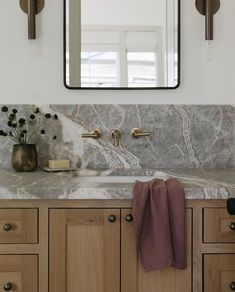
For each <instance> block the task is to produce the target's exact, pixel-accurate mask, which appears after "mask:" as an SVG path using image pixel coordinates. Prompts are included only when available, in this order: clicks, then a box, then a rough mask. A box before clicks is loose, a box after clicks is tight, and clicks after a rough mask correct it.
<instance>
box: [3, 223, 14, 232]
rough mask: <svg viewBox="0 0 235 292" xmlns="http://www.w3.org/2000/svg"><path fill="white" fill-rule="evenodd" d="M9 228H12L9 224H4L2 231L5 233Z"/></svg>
mask: <svg viewBox="0 0 235 292" xmlns="http://www.w3.org/2000/svg"><path fill="white" fill-rule="evenodd" d="M11 228H12V226H11V224H9V223H6V224H5V225H4V226H3V229H4V230H5V231H10V230H11Z"/></svg>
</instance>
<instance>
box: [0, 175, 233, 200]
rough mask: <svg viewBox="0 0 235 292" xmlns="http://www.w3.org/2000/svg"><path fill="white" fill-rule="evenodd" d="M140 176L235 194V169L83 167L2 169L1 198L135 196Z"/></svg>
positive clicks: (193, 190) (200, 194)
mask: <svg viewBox="0 0 235 292" xmlns="http://www.w3.org/2000/svg"><path fill="white" fill-rule="evenodd" d="M97 177H99V180H97ZM102 177H103V178H104V180H103V179H102ZM125 177H128V178H130V177H131V180H132V181H131V180H130V181H129V182H128V180H127V181H126V179H125ZM136 177H137V178H138V180H141V179H142V178H143V179H144V178H145V179H146V178H147V179H149V177H159V178H162V179H167V178H170V177H174V178H177V179H179V180H180V181H181V182H182V184H183V185H184V188H185V193H186V198H187V199H228V198H230V197H235V169H210V170H208V169H207V170H205V169H204V170H202V169H187V170H186V169H184V170H178V169H177V170H170V169H168V170H167V169H165V170H157V171H156V170H151V169H146V170H144V169H136V170H135V169H129V170H128V169H115V170H100V171H96V170H86V169H83V170H78V171H75V172H72V173H71V172H63V173H46V172H44V171H36V172H31V173H16V172H14V171H4V170H0V199H132V188H133V183H134V180H135V178H136ZM105 178H106V179H105ZM107 178H109V180H108V179H107ZM112 178H113V181H112ZM119 178H120V179H119ZM119 180H120V182H118V181H119Z"/></svg>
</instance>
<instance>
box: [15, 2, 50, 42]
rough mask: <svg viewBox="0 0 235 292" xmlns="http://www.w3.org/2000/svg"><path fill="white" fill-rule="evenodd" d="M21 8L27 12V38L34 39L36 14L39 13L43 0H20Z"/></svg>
mask: <svg viewBox="0 0 235 292" xmlns="http://www.w3.org/2000/svg"><path fill="white" fill-rule="evenodd" d="M19 2H20V7H21V9H22V10H23V11H24V12H25V13H26V14H28V39H29V40H32V39H36V14H38V13H40V12H41V11H42V9H43V8H44V5H45V0H20V1H19Z"/></svg>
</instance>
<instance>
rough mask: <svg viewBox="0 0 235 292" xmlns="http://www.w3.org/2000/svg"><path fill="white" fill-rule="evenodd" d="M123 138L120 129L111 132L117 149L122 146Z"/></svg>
mask: <svg viewBox="0 0 235 292" xmlns="http://www.w3.org/2000/svg"><path fill="white" fill-rule="evenodd" d="M121 137H122V132H121V130H120V129H113V130H112V131H111V138H112V141H113V145H114V146H115V147H118V146H119V145H120V139H121Z"/></svg>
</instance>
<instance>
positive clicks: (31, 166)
mask: <svg viewBox="0 0 235 292" xmlns="http://www.w3.org/2000/svg"><path fill="white" fill-rule="evenodd" d="M37 166H38V153H37V147H36V144H25V145H13V149H12V167H13V168H14V169H15V170H16V171H19V172H28V171H33V170H35V169H36V168H37Z"/></svg>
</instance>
